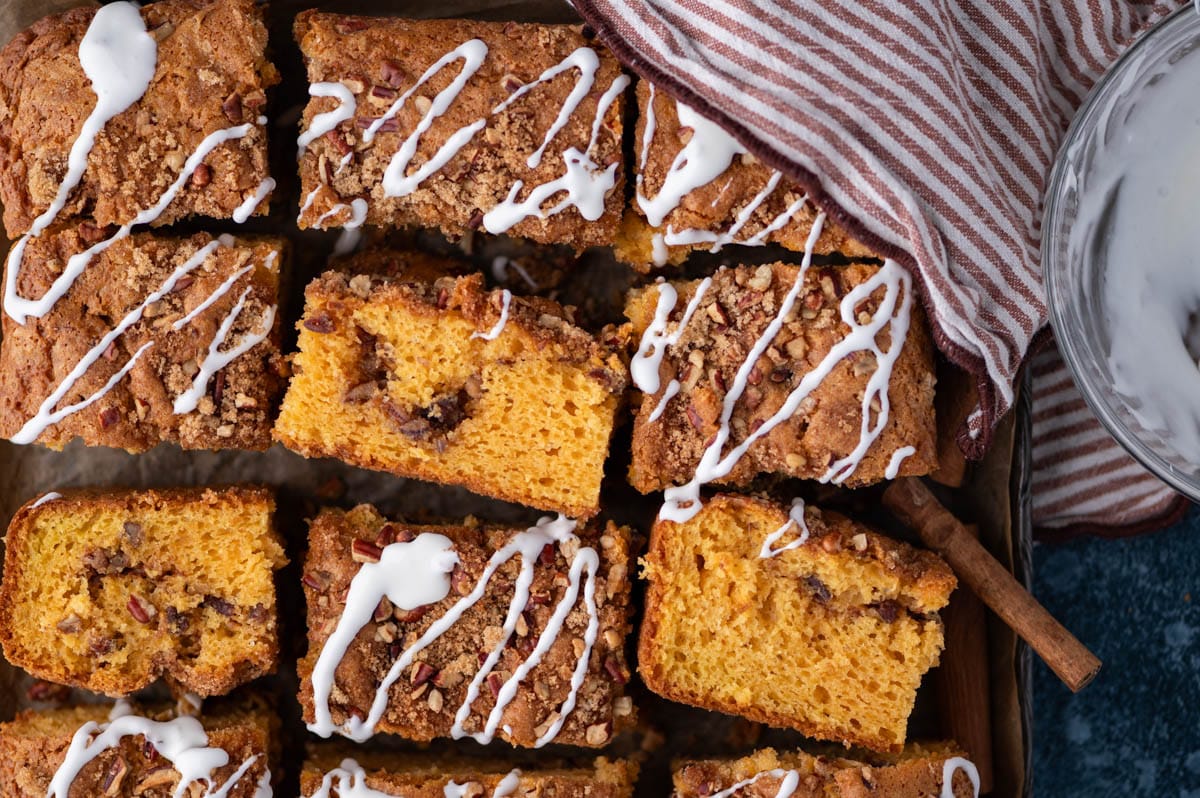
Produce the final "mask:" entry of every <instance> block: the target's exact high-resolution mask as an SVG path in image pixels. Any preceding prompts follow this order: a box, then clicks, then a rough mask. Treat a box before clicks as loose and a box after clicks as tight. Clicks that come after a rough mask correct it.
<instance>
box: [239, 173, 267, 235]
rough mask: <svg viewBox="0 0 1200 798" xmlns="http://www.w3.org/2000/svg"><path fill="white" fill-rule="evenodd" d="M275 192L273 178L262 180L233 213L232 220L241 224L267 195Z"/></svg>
mask: <svg viewBox="0 0 1200 798" xmlns="http://www.w3.org/2000/svg"><path fill="white" fill-rule="evenodd" d="M274 190H275V178H273V177H268V178H265V179H263V181H262V182H261V183H259V184H258V188H256V189H254V193H253V194H251V195H250V196H248V197H246V199H245V201H243V202H242V204H241V205H239V206H237V208H235V209H234V211H233V220H234V221H235V222H237V223H238V224H243V223H245V221H246V220H247V219H249V218H250V215H251V214H252V213H254V211H256V210H257V209H258V206H259V205H262V201H263V200H265V199H266V198H267V195H268V194H270V193H271V192H272V191H274Z"/></svg>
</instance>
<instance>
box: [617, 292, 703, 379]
mask: <svg viewBox="0 0 1200 798" xmlns="http://www.w3.org/2000/svg"><path fill="white" fill-rule="evenodd" d="M710 285H712V278H711V277H705V278H704V279H703V280H701V281H700V284H699V285H697V286H696V293H695V294H693V295H692V298H691V301H689V302H688V304H687V308H686V309H685V310H684V312H683V318H681V319H680V320H679V324H678V325H676V327H675V332H673V333H670V334H668V333H667V323H668V322H669V320H670V316H671V311H672V310H674V309H675V303H676V302H678V301H679V292H678V291H676V290H675V286H673V285H671V284H670V283H668V282H664V281H662V280H659V282H658V304H657V305H656V306H655V308H654V320H653V321H652V322H650V326H649V327H647V328H646V332H645V333H643V334H642V341H641V343H640V344H639V345H638V351H637V353H636V354H634V356H633V359H632V360H630V362H629V374H630V376H632V377H633V384H634V385H636V386H637V387H638V389H639V390H641V391H642V393H646V394H654V393H658V387H659V385H660V384H661V383H662V378H661V377H660V376H659V373H658V371H659V368H661V366H662V361H663V357H665V356H666V354H667V349H668V348H670V347H672V346H674V345H675V344H677V343H679V339H680V337H682V336H683V331H684V330H685V329H687V326H688V322H689V321H691V320H692V314H694V313H695V312H696V308H698V307H700V300H702V299H704V292H705V291H707V290H708V287H709V286H710Z"/></svg>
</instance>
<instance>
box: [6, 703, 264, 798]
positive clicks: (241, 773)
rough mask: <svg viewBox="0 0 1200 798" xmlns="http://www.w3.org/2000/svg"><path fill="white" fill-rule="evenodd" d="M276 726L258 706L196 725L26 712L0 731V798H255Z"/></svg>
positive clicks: (233, 707) (169, 719)
mask: <svg viewBox="0 0 1200 798" xmlns="http://www.w3.org/2000/svg"><path fill="white" fill-rule="evenodd" d="M110 713H111V714H110ZM276 724H277V719H276V718H274V717H273V714H272V713H271V712H270V711H269V710H268V709H266V708H265V707H264V706H263V705H262V704H261V703H260V702H258V701H244V702H241V703H236V704H235V703H230V702H225V703H224V704H223V706H222V707H220V708H217V709H215V710H212V711H206V712H203V713H202V714H201V715H200V716H198V717H195V718H193V717H174V716H173V713H172V712H170V711H165V710H162V709H160V708H153V707H130V706H128V705H121V706H120V708H119V709H118V708H117V707H111V706H107V705H101V704H88V705H86V706H78V707H71V708H63V709H53V710H48V711H45V712H34V711H25V712H22V713H20V714H19V715H17V717H16V719H15V720H13V721H11V722H9V723H0V795H3V796H4V797H5V798H46V796H48V795H51V789H52V788H57V791H56V792H54V793H53V795H54V796H55V798H67V796H68V795H70V796H89V798H90V796H96V797H97V798H100V797H101V796H111V797H112V798H136V797H137V796H145V798H151V796H164V798H165V796H171V795H175V794H176V790H177V788H178V789H180V794H185V795H189V796H192V795H195V796H202V795H204V796H207V795H216V794H218V792H217V791H218V790H219V789H220V788H224V787H227V788H228V789H227V791H224V792H220V793H219V795H221V796H222V798H262V797H263V796H264V795H268V794H269V792H268V790H269V787H270V784H271V768H270V760H271V758H272V757H271V751H272V750H273V748H274V746H273V742H272V737H273V731H274V728H275V725H276ZM73 741H75V744H76V745H77V746H79V747H78V749H77V751H76V752H75V753H74V754H70V753H68V752H69V750H70V749H71V747H72V742H73ZM85 744H86V747H85ZM223 757H227V758H228V761H227V762H226V763H225V764H220V765H216V766H215V767H213V765H214V764H215V762H214V760H219V759H221V758H223ZM185 768H186V769H188V770H189V771H190V775H191V777H192V778H193V779H197V780H196V781H192V782H190V783H191V785H192V786H191V788H190V789H189V788H188V787H187V786H186V785H180V783H179V781H180V778H181V775H180V774H181V771H183V770H184V769H185ZM206 778H207V779H211V782H210V783H209V784H204V782H203V779H206ZM184 790H186V792H184ZM202 790H203V792H202Z"/></svg>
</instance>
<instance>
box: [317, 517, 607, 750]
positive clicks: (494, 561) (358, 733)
mask: <svg viewBox="0 0 1200 798" xmlns="http://www.w3.org/2000/svg"><path fill="white" fill-rule="evenodd" d="M574 530H575V522H574V521H572V520H570V519H567V518H564V517H563V516H561V515H560V516H558V517H557V518H555V519H551V518H549V517H545V518H543V519H541V521H539V522H538V524H537V525H536V526H533V527H530V528H529V529H527V530H525V531H524V532H520V533H518V534H516V535H514V536H513V538H512V540H510V541H509V542H508V543H507V544H506V545H504V546H503V547H501V548H500V549H498V550H497V551H496V552H495V553H494V554H493V555H492V556H491V558H490V559H489V560H488V564H487V566H486V567H485V568H484V571H483V574H482V575H480V577H479V581H478V582H477V583H476V584H475V586H474V588H473V589H472V590H471V592H470V593H468V594H467V595H465V596H463V597H462V598H461V599H459V600H458V601H457V602H456V603H455V604H454V605H453V606H452V607H450V609H449V610H447V611H446V614H445V615H443V616H442V617H441V618H439V619H438V620H437V621H435V622H434V623H433V624H432V625H431V626H430V627H429V628H428V629H427V630H426V631H425V634H424V635H422V636H421V637H420V638H419V639H418V640H416V641H415V642H414V643H413V644H412V645H410V646H409V647H408V648H407V649H405V650H404V651H403V652H402V653H401V654H400V656H399V657H398V658H397V659H396V661H395V662H394V663H393V664H392V667H391V669H390V670H389V671H388V673H387V675H386V676H385V677H384V679H383V680H382V682H381V683H380V685H379V687H378V688H377V690H376V693H375V698H374V700H373V702H372V704H371V709H370V711H369V713H368V715H367V717H366V719H365V720H361V719H359V718H358V717H351V718H350V719H349V721H348V722H347V723H346V724H345V725H343V726H341V727H336V726H334V724H333V720H332V717H331V714H330V710H329V696H330V693H331V691H332V688H333V683H334V672H335V670H336V668H337V665H338V663H339V662H341V660H342V657H344V656H345V653H346V649H347V648H348V647H349V645H350V642H351V641H352V640H353V639H354V637H355V635H357V634H358V632H359V630H360V629H362V628H363V627H364V626H365V625H366V624H367V623H368V622H369V621H370V620H371V618H372V616H373V614H374V612H375V608H376V607H377V606H378V604H379V600H380V599H381V598H383V597H384V596H386V597H387V598H388V599H389V600H390V601H391V602H392V603H393V604H394V605H396V606H398V607H401V608H403V609H415V608H416V607H419V606H424V605H427V604H433V603H436V602H438V601H441V600H442V599H444V598H445V597H446V595H448V593H449V590H450V581H449V576H448V575H449V573H450V572H451V571H452V570H453V568H454V565H455V564H456V563H457V562H458V557H457V555H456V554H455V552H454V550H453V544H452V543H451V542H450V540H449V539H447V538H446V537H444V536H442V535H437V534H432V533H423V534H421V535H418V536H417V537H416V538H415V539H414V540H413V541H411V542H409V543H393V544H391V545H389V546H386V547H385V548H384V549H383V554H382V556H381V558H380V561H379V562H378V563H367V564H364V565H363V566H362V568H361V569H360V570H359V572H358V573H357V574H356V575H355V576H354V579H353V580H351V583H350V590H349V592H348V594H347V597H346V609H345V611H344V612H343V613H342V617H341V618H340V619H339V620H338V624H337V627H336V628H335V629H334V632H333V634H332V635H330V637H329V639H328V640H327V641H326V642H325V645H324V647H323V648H322V650H321V653H320V655H319V656H318V658H317V664H316V666H315V667H314V668H313V674H312V684H313V698H314V701H313V705H314V718H315V721H314V722H313V723H311V724H309V726H308V728H309V730H310V731H312V732H313V733H315V734H318V735H320V736H322V737H328V736H330V734H332V733H333V732H335V731H336V732H338V733H339V734H342V735H344V736H346V737H349V738H350V739H352V740H356V741H358V742H362V741H364V740H366V739H368V738H370V737H371V736H372V735H373V734H374V732H375V727H376V725H377V724H378V723H379V720H380V719H381V718H382V717H383V713H384V712H385V711H386V709H387V702H388V691H389V690H390V688H391V686H392V685H393V684H395V682H396V680H397V679H399V678H400V675H401V674H402V673H404V672H405V670H407V669H408V668H409V667H410V666H411V665H412V663H413V661H414V660H415V658H416V656H417V655H418V654H420V653H421V651H423V650H424V649H425V648H427V647H428V646H429V645H430V644H432V643H433V642H434V641H435V640H437V639H438V638H439V637H441V636H442V635H443V634H445V633H446V632H447V631H448V630H449V629H450V628H452V627H453V626H454V624H455V623H457V622H458V620H459V618H461V617H462V615H463V613H465V612H466V611H467V610H468V609H470V608H471V607H472V606H474V605H475V604H476V603H478V602H479V600H480V599H481V598H483V595H484V593H485V592H486V590H487V586H488V583H489V582H490V581H491V578H492V576H493V575H494V574H495V573H496V571H497V570H499V569H500V567H501V566H503V565H504V564H505V563H506V562H508V561H509V560H511V559H512V558H513V557H517V556H519V557H520V558H521V568H520V573H519V575H518V577H517V580H516V584H515V586H514V589H513V597H512V601H511V602H510V604H509V609H508V613H507V616H506V618H505V622H504V627H503V632H504V634H503V637H502V638H501V639H500V640H499V641H498V642H497V644H496V646H495V648H493V650H492V651H491V652H490V653H489V655H488V656H487V658H486V659H485V660H484V662H483V664H482V665H480V668H479V671H478V672H477V673H476V674H475V676H474V678H473V679H472V680H471V682H470V684H469V685H468V686H467V696H466V699H465V700H464V702H463V704H462V705H461V706H460V707H459V709H458V711H457V712H456V714H455V720H454V725H453V727H452V729H451V735H452V736H453V737H454V738H455V739H460V738H462V737H471V738H473V739H475V740H476V741H478V742H481V743H487V742H490V741H491V740H492V738H493V736H494V734H495V732H496V729H497V727H498V726H499V724H500V718H501V716H502V715H503V713H504V709H505V708H506V707H507V706H508V704H509V703H510V702H511V701H512V700H513V698H514V697H515V695H516V691H517V689H518V686H519V685H520V682H521V680H522V679H523V678H525V676H526V675H528V673H529V672H530V671H531V670H532V669H533V668H534V667H536V666H537V664H538V663H539V662H540V661H541V659H542V657H543V656H544V655H545V653H546V651H548V650H549V648H550V646H551V645H553V643H554V641H555V640H556V639H557V637H558V635H559V633H560V632H561V631H562V626H563V624H564V623H565V621H566V618H567V615H568V614H569V613H570V611H571V609H572V608H573V607H574V605H575V603H576V602H577V601H578V598H579V592H580V587H581V583H583V572H584V571H586V573H587V581H586V583H584V584H583V600H584V604H585V606H586V608H587V612H588V627H587V630H586V632H585V634H584V651H583V653H582V655H581V656H580V657H579V659H578V662H577V664H576V668H575V671H574V673H573V674H572V678H571V690H570V693H569V694H568V696H567V698H566V700H565V701H564V702H563V704H562V706H561V707H560V708H559V712H558V716H559V718H558V720H557V721H556V722H555V723H554V724H552V725H551V726H550V727H549V728H548V729H547V731H546V732H545V734H543V735H542V736H541V737H540V738H539V739H538V740H537V742H536V743H535V745H536V746H537V747H541V746H542V745H544V744H546V743H547V742H549V741H551V740H553V739H554V738H555V737H556V736H557V735H558V732H559V731H560V730H561V728H562V725H563V723H565V722H566V718H567V717H568V716H569V715H570V713H571V711H572V710H573V709H574V707H575V701H576V697H577V695H578V692H579V688H580V687H581V686H582V685H583V681H584V679H585V677H586V675H587V665H588V661H589V659H590V657H591V651H592V647H593V645H594V644H595V641H596V636H597V634H598V633H599V625H600V621H599V615H598V613H597V610H596V604H595V580H596V572H597V569H598V567H599V556H598V555H597V554H596V551H595V549H593V548H590V547H586V546H581V547H580V548H579V550H578V552H577V553H576V555H575V557H574V559H573V560H572V563H571V569H570V575H569V585H568V587H567V589H566V591H565V593H564V596H563V598H562V600H561V601H560V602H559V604H558V606H557V607H556V608H555V610H554V613H553V615H552V616H551V618H550V621H549V622H548V624H547V627H546V630H545V631H544V632H543V633H542V635H541V636H540V637H539V638H538V643H537V645H536V646H535V647H534V650H533V651H532V652H531V653H530V654H529V656H528V657H527V658H526V660H525V661H524V662H523V663H522V664H521V666H520V667H518V668H517V669H516V670H515V671H514V673H513V675H512V676H511V677H509V679H508V680H507V681H506V682H505V683H504V684H503V686H502V687H501V688H500V691H499V693H498V695H497V698H496V705H495V708H494V709H493V710H492V712H491V713H490V714H489V716H488V718H487V721H486V723H485V726H484V729H483V730H482V731H480V732H474V733H472V732H468V731H466V730H465V729H464V728H463V724H464V722H465V721H466V720H467V718H468V717H469V716H470V708H471V705H472V704H473V703H474V701H475V699H476V698H478V696H479V691H480V687H481V685H482V684H483V683H484V681H485V680H486V679H487V677H488V675H489V674H490V673H491V671H492V669H493V668H494V667H495V665H496V662H497V661H498V660H499V658H500V655H501V653H502V652H503V651H504V648H505V646H506V645H507V643H508V641H509V639H510V638H511V637H512V635H513V633H514V631H515V629H516V625H517V621H518V619H519V618H520V617H521V613H522V611H523V610H524V609H525V607H526V605H527V603H528V601H529V586H530V584H532V582H533V575H534V566H535V564H536V562H537V558H538V556H539V555H540V554H541V552H542V549H543V548H545V547H546V546H548V545H555V544H560V543H564V542H566V541H567V540H571V539H575V540H577V538H575V536H574Z"/></svg>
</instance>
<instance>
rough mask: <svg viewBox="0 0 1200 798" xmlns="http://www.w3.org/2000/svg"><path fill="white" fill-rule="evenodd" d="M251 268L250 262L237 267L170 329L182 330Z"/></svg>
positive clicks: (227, 291) (272, 254) (273, 255)
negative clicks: (247, 264) (239, 267)
mask: <svg viewBox="0 0 1200 798" xmlns="http://www.w3.org/2000/svg"><path fill="white" fill-rule="evenodd" d="M271 257H272V258H274V257H275V253H274V252H272V253H271ZM268 262H269V261H268ZM253 268H254V264H250V265H249V266H244V267H242V268H241V269H238V270H237V271H236V272H234V273H233V274H231V275H230V276H229V278H228V279H227V280H225V282H223V283H221V284H220V285H219V286H217V290H215V291H213V292H212V293H211V294H209V295H208V296H207V297H205V299H204V301H203V302H201V303H200V304H199V305H197V306H196V307H194V308H192V312H191V313H189V314H187V315H186V316H184V317H183V318H181V319H179V320H178V321H176V322H174V323H173V324H172V325H171V329H172V330H182V329H183V327H184V325H186V324H187V323H188V322H190V321H191V320H192V319H194V318H196V317H197V316H199V315H200V314H201V313H203V312H204V311H206V310H208V309H209V308H210V307H212V305H213V303H214V302H216V301H217V300H218V299H220V298H221V297H223V296H225V294H227V293H229V289H230V288H232V287H233V284H234V283H236V282H237V281H238V280H239V279H241V277H242V275H244V274H246V273H247V272H249V271H250V270H251V269H253Z"/></svg>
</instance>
